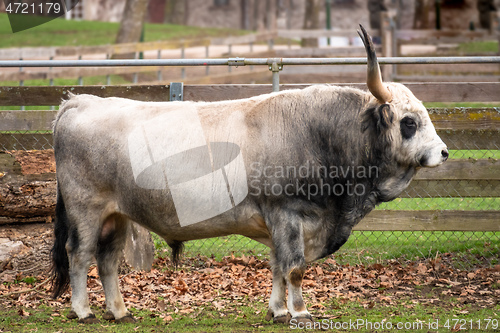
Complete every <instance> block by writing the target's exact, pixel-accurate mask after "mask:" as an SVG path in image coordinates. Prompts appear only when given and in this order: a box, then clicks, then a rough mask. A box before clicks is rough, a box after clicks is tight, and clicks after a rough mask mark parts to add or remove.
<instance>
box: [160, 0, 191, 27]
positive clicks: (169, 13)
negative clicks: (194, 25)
mask: <svg viewBox="0 0 500 333" xmlns="http://www.w3.org/2000/svg"><path fill="white" fill-rule="evenodd" d="M166 1H167V4H166V6H165V23H172V24H186V23H187V22H186V0H166Z"/></svg>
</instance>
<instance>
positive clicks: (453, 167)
mask: <svg viewBox="0 0 500 333" xmlns="http://www.w3.org/2000/svg"><path fill="white" fill-rule="evenodd" d="M414 179H415V180H438V179H439V180H463V179H473V180H483V179H485V180H487V179H490V180H500V160H494V159H487V160H486V159H485V160H448V161H447V162H446V163H443V164H442V165H440V166H439V167H436V168H422V169H421V170H419V171H418V172H417V174H416V175H415V178H414Z"/></svg>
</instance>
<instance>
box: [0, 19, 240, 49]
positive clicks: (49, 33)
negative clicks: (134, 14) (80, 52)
mask: <svg viewBox="0 0 500 333" xmlns="http://www.w3.org/2000/svg"><path fill="white" fill-rule="evenodd" d="M119 26H120V24H119V23H116V22H98V21H74V20H65V19H63V18H58V19H55V20H53V21H50V22H47V23H45V24H42V25H40V26H37V27H35V28H32V29H28V30H24V31H21V32H17V33H15V34H13V33H12V30H11V28H10V24H9V19H8V17H7V14H5V13H1V14H0V48H6V47H26V46H30V47H36V46H88V45H104V44H113V43H114V42H115V38H116V35H117V33H118V29H119ZM144 29H145V32H144V40H145V41H146V42H150V41H157V40H180V39H193V38H204V37H226V36H234V35H242V34H246V33H249V32H250V31H244V30H237V29H222V28H200V27H191V26H183V25H175V24H146V25H145V28H144Z"/></svg>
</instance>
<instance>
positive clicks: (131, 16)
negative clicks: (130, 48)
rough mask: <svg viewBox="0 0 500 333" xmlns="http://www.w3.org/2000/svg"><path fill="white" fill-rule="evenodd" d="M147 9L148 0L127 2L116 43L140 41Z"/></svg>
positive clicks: (130, 0)
mask: <svg viewBox="0 0 500 333" xmlns="http://www.w3.org/2000/svg"><path fill="white" fill-rule="evenodd" d="M147 8H148V0H126V3H125V9H124V10H123V16H122V20H121V23H120V30H119V31H118V35H117V37H116V43H134V42H138V41H139V40H140V38H141V33H142V27H143V25H144V20H145V18H146V10H147ZM127 57H128V55H127Z"/></svg>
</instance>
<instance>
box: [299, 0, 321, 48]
mask: <svg viewBox="0 0 500 333" xmlns="http://www.w3.org/2000/svg"><path fill="white" fill-rule="evenodd" d="M323 3H324V1H321V0H308V1H306V14H305V16H304V26H303V27H304V29H311V30H314V29H319V28H320V27H319V11H320V8H321V7H320V6H321V5H322V4H323ZM301 44H302V47H318V39H317V38H302V42H301Z"/></svg>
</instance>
